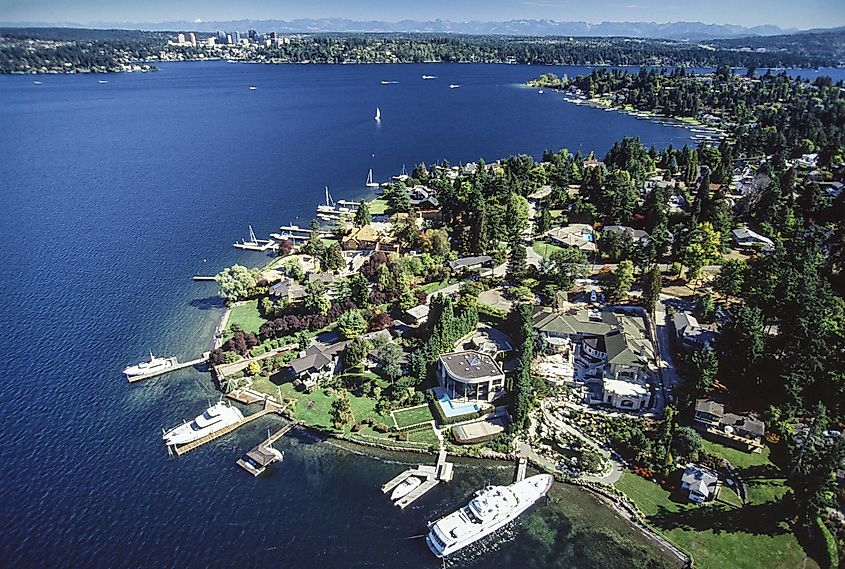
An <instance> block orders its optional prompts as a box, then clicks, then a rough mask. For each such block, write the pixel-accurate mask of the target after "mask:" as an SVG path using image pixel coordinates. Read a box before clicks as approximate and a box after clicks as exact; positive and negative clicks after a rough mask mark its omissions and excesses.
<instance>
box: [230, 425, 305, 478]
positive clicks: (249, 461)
mask: <svg viewBox="0 0 845 569" xmlns="http://www.w3.org/2000/svg"><path fill="white" fill-rule="evenodd" d="M301 424H302V422H301V421H291V422H290V423H288V424H287V425H285V426H284V427H282V428H281V429H279V430H278V431H276V432H275V433H273V434H272V435H270V436H268V437H267V438H266V439H264V440H263V441H262V442H260V443H258V444H257V445H256V446H255V447H253V448H252V450H250V451H248V452H247V453H246V454H245V455H244V456H243V457H242V458H239V459H238V461H237V465H238V466H240V467H241V468H243V469H244V470H246V471H247V472H249V473H250V474H252V475H253V476H258V475H259V474H261V473H262V472H264V471H265V470H266V469H267V467H268V466H269V465H271V464H273V463H274V462H277V461H279V460H282V458H283V457H284V453H281V452H279V451H278V450H276V449H274V448H272V446H273V443H275V442H276V441H277V440H279V439H280V438H282V437H283V436H285V435H286V434H287V433H288V432H290V430H291V429H293V428H295V427H297V426H299V425H301Z"/></svg>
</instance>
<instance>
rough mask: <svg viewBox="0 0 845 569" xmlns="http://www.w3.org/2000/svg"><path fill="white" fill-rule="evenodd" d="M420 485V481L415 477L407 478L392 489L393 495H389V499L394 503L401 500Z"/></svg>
mask: <svg viewBox="0 0 845 569" xmlns="http://www.w3.org/2000/svg"><path fill="white" fill-rule="evenodd" d="M420 484H422V480H420V479H419V478H417V477H416V476H409V477H407V478H406V479H405V480H403V481H402V482H401V483H400V484H399V485H398V486H397V487H396V488H394V489H393V493H392V494H391V495H390V499H391V500H393V501H394V502H395V501H396V500H401V499H402V498H404V497H405V496H407V495H408V494H410V493H411V491H412V490H413V489H414V488H416V487H418V486H419V485H420Z"/></svg>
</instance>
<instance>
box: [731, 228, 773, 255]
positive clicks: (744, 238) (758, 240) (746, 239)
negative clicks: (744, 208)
mask: <svg viewBox="0 0 845 569" xmlns="http://www.w3.org/2000/svg"><path fill="white" fill-rule="evenodd" d="M731 237H733V240H734V242H735V243H736V246H737V247H739V248H740V249H757V248H761V249H763V250H764V251H771V250H772V249H774V248H775V244H774V242H773V241H772V240H771V239H769V238H768V237H765V236H763V235H760V234H759V233H757V232H755V231H752V230H750V229H748V228H747V227H738V228H736V229H734V230H733V231H731Z"/></svg>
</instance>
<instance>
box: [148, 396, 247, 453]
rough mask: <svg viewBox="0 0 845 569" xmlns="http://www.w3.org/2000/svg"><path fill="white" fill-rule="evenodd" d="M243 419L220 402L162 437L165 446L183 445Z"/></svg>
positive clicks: (232, 408)
mask: <svg viewBox="0 0 845 569" xmlns="http://www.w3.org/2000/svg"><path fill="white" fill-rule="evenodd" d="M243 418H244V416H243V413H241V412H240V410H239V409H237V408H236V407H230V406H228V405H226V404H225V403H223V402H222V401H221V402H219V403H217V404H215V405H213V406H211V407H209V408H208V409H207V410H206V411H205V413H203V414H202V415H199V416H198V417H197V418H196V419H194V420H193V421H191V422H190V423H183V424H181V425H179V426H178V427H175V428H173V429H170V430H169V431H166V432H165V433H164V436H163V437H162V438H163V439H164V444H166V445H167V446H175V445H184V444H186V443H189V442H191V441H195V440H197V439H200V438H202V437H204V436H206V435H210V434H211V433H214V432H217V431H219V430H220V429H222V428H224V427H228V426H229V425H233V424H234V423H237V422H238V421H240V420H242V419H243Z"/></svg>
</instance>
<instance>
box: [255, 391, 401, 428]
mask: <svg viewBox="0 0 845 569" xmlns="http://www.w3.org/2000/svg"><path fill="white" fill-rule="evenodd" d="M253 388H254V389H256V390H257V391H262V392H265V393H270V394H272V395H277V394H278V392H279V391H280V390H281V393H282V397H283V398H285V399H296V404H295V405H294V406H293V407H292V408H290V409H289V411H290V413H291V416H292V417H293V418H294V419H297V420H299V421H302V422H304V423H305V424H306V425H308V426H312V427H317V428H319V429H326V430H333V427H332V419H331V411H332V401H333V400H334V396H332V397H329V396H328V395H326V393H325V391H324V390H322V389H317V390H315V391H314V392H312V393H303V392H300V391H297V390H296V388H295V387H294V385H293V383H291V382H285V383H282V384H281V385H279V386H277V385H276V384H274V383H273V382H271V381H269V380H268V381H266V382H263V383H261V384H258V383H256V384H254V385H253ZM349 402H350V404H351V406H352V414H353V415H355V420H356V421H361V420H364V419H369V418H372V419H375V420H377V421H379V422H380V423H383V424H385V425H388V426H390V425H392V424H393V421H391V419H390V417H385V416H383V415H379V414H378V413H376V412H375V404H376V402H375V400H374V399H371V398H369V397H357V396H355V395H354V394H352V393H350V394H349ZM351 427H352V425H349V428H351ZM349 428H347V429H346V431H348V430H349Z"/></svg>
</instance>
